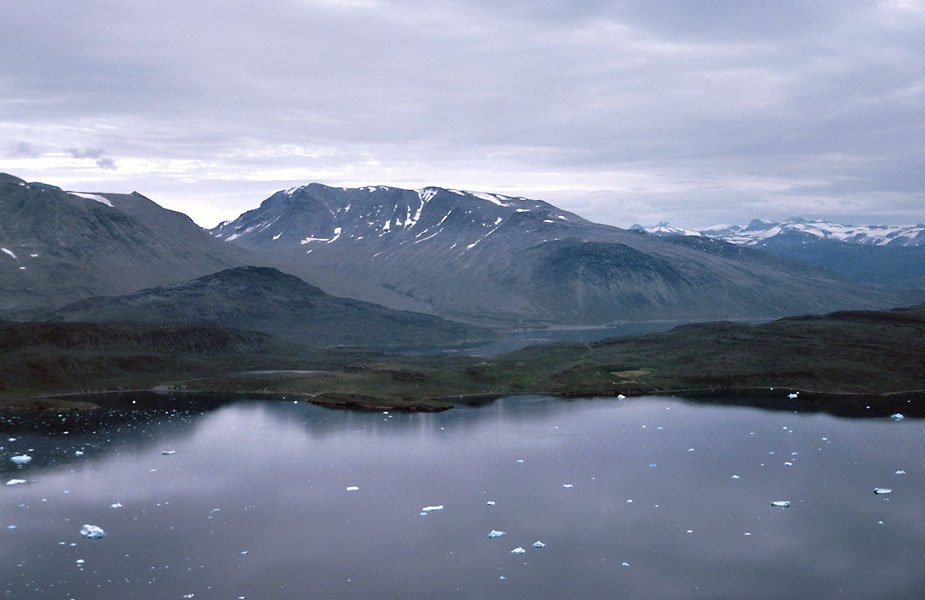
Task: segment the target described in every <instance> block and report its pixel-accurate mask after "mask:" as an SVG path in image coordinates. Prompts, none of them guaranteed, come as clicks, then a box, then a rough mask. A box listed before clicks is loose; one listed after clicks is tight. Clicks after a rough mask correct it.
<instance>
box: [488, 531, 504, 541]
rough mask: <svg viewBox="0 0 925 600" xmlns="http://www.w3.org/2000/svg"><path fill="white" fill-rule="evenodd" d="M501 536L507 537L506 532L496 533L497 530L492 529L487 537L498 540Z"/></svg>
mask: <svg viewBox="0 0 925 600" xmlns="http://www.w3.org/2000/svg"><path fill="white" fill-rule="evenodd" d="M502 535H507V532H506V531H498V530H497V529H492V530H491V532H490V533H489V534H488V537H490V538H492V539H494V538H499V537H501V536H502Z"/></svg>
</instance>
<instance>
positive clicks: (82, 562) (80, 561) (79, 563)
mask: <svg viewBox="0 0 925 600" xmlns="http://www.w3.org/2000/svg"><path fill="white" fill-rule="evenodd" d="M74 562H75V563H77V564H78V565H82V564H84V563H85V562H87V561H85V560H84V559H82V558H78V559H77V560H75V561H74Z"/></svg>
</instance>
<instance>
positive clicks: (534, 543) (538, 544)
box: [533, 540, 546, 548]
mask: <svg viewBox="0 0 925 600" xmlns="http://www.w3.org/2000/svg"><path fill="white" fill-rule="evenodd" d="M533 547H534V548H545V547H546V544H544V543H543V542H541V541H539V540H536V541H535V542H533Z"/></svg>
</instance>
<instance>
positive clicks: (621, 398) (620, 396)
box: [617, 394, 626, 400]
mask: <svg viewBox="0 0 925 600" xmlns="http://www.w3.org/2000/svg"><path fill="white" fill-rule="evenodd" d="M617 400H626V396H624V395H623V394H617Z"/></svg>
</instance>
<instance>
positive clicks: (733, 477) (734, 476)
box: [732, 475, 742, 479]
mask: <svg viewBox="0 0 925 600" xmlns="http://www.w3.org/2000/svg"><path fill="white" fill-rule="evenodd" d="M732 479H742V478H741V477H739V476H738V475H733V476H732Z"/></svg>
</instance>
